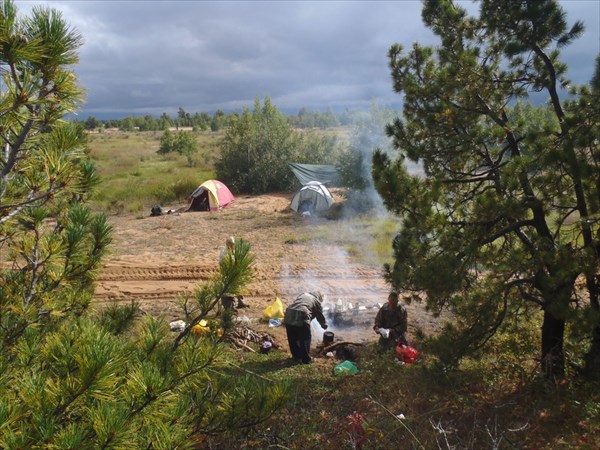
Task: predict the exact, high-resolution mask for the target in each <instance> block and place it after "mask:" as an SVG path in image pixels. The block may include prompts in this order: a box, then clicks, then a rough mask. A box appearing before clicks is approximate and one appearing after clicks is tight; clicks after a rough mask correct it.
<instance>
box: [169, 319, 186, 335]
mask: <svg viewBox="0 0 600 450" xmlns="http://www.w3.org/2000/svg"><path fill="white" fill-rule="evenodd" d="M169 327H170V328H171V331H176V332H177V333H181V332H182V331H183V330H185V321H183V320H174V321H173V322H171V323H169Z"/></svg>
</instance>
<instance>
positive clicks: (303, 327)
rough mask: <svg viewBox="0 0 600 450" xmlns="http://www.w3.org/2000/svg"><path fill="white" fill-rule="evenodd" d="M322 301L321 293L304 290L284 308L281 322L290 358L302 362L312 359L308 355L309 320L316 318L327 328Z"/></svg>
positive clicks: (308, 361)
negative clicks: (283, 325)
mask: <svg viewBox="0 0 600 450" xmlns="http://www.w3.org/2000/svg"><path fill="white" fill-rule="evenodd" d="M322 302H323V294H321V293H320V292H305V293H304V294H300V295H299V296H298V298H296V300H294V302H293V303H292V304H291V305H290V306H288V307H287V309H286V310H285V314H284V318H283V323H284V324H285V331H286V333H287V338H288V344H289V346H290V352H291V353H292V358H294V359H299V360H301V361H302V362H303V363H304V364H309V363H310V362H311V361H312V358H311V357H310V341H311V332H310V322H311V321H312V320H313V319H317V321H318V322H319V324H320V325H321V327H323V329H324V330H326V329H327V321H326V320H325V316H324V315H323V305H322Z"/></svg>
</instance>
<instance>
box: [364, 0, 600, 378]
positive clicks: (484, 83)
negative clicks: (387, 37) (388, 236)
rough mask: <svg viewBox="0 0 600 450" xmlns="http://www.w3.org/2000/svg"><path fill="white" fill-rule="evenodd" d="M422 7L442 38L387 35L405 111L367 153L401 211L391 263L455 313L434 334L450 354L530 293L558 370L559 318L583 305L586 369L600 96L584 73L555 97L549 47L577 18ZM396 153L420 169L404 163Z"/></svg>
mask: <svg viewBox="0 0 600 450" xmlns="http://www.w3.org/2000/svg"><path fill="white" fill-rule="evenodd" d="M423 19H424V22H425V23H426V25H428V26H429V27H430V28H431V29H432V30H433V31H434V33H435V34H436V35H437V36H438V37H439V38H440V41H441V44H440V45H439V46H437V47H423V46H421V45H420V44H418V43H417V44H414V45H413V47H412V49H411V50H410V52H408V53H406V54H405V53H404V51H403V49H402V47H401V46H399V45H395V46H393V47H392V48H391V49H390V52H389V58H390V67H391V70H392V77H393V81H394V89H395V90H396V91H397V92H400V93H402V94H403V95H404V114H403V117H402V118H398V119H396V120H395V121H394V122H393V123H392V124H390V125H389V126H388V133H389V135H390V136H391V137H392V138H393V140H394V146H395V147H396V148H397V149H398V153H399V156H398V158H397V160H395V161H393V160H392V159H391V158H390V157H389V155H386V154H385V153H384V152H378V153H376V154H375V155H374V158H373V161H374V179H375V184H376V187H377V189H378V191H379V192H380V193H381V195H382V197H383V199H384V202H385V204H386V206H387V207H388V208H389V209H390V210H391V211H393V212H395V213H396V214H398V215H400V216H401V217H402V218H403V225H402V230H401V231H400V233H399V234H398V235H397V237H396V238H395V240H394V252H395V263H394V264H393V265H389V266H387V267H386V269H387V277H388V279H389V281H390V282H391V283H392V284H393V285H394V286H395V287H396V288H398V289H402V290H406V291H409V292H413V293H414V294H415V296H417V297H418V296H419V295H421V294H426V298H427V304H428V306H429V307H430V308H431V309H432V310H433V311H435V312H441V311H442V310H445V309H449V310H450V311H452V312H454V313H455V314H456V317H457V320H456V321H455V323H453V325H452V326H449V327H448V329H447V330H446V332H445V333H443V335H442V336H440V338H439V340H440V343H441V342H443V341H444V340H446V343H452V344H450V345H442V344H440V349H439V350H440V357H443V358H445V362H446V363H451V362H452V361H454V362H456V361H457V360H458V359H460V358H461V357H463V356H464V355H466V354H469V353H472V352H476V351H478V350H479V349H480V348H481V347H482V346H485V345H486V343H488V342H489V341H490V339H491V337H492V336H493V335H494V334H495V333H496V332H497V331H498V330H499V329H501V327H502V326H503V324H504V323H505V322H506V321H511V320H516V319H518V318H519V317H522V316H520V314H521V311H523V309H524V308H529V307H531V306H532V305H533V306H534V307H537V308H539V309H540V310H541V311H542V322H543V326H542V334H541V352H540V353H541V356H542V366H543V369H544V370H545V372H546V373H549V374H551V375H556V376H560V375H562V374H563V373H564V364H565V354H564V334H563V333H564V330H565V325H566V324H569V323H570V322H571V321H572V320H576V317H579V319H577V320H578V322H577V324H578V328H579V331H580V333H581V335H582V336H585V338H584V339H585V342H586V347H587V350H586V351H588V352H589V353H588V356H589V358H588V359H587V362H588V370H589V372H590V373H596V374H597V373H600V372H599V371H598V370H597V369H598V368H599V367H600V322H598V321H597V319H596V320H591V321H581V320H580V318H581V315H582V314H583V315H584V316H587V317H589V318H597V317H598V315H597V314H596V311H598V310H600V304H599V297H598V295H599V292H600V289H599V285H598V280H599V279H600V278H599V277H598V267H600V265H599V262H600V257H599V255H600V252H599V251H598V249H599V246H598V240H597V236H598V233H599V230H600V229H599V226H600V221H599V218H600V216H599V215H598V211H599V209H598V201H597V199H598V198H599V191H598V189H599V186H600V182H599V174H600V170H598V169H599V168H598V159H597V158H596V157H595V156H593V155H597V153H598V142H599V140H598V137H599V134H598V117H599V115H598V109H597V104H598V97H597V93H596V94H594V91H593V89H592V90H590V89H589V88H588V87H582V88H574V89H572V92H571V93H572V94H573V96H574V97H573V100H570V101H563V100H562V99H561V97H560V96H559V92H560V89H561V88H562V87H564V86H567V85H568V84H569V83H568V80H567V79H566V78H565V73H566V69H567V68H566V65H565V64H564V63H562V62H561V61H560V60H559V52H558V50H553V51H548V50H547V49H548V48H551V47H553V46H555V47H557V48H560V47H562V46H563V45H566V44H568V43H569V42H570V41H572V40H573V39H574V38H576V37H577V36H578V35H579V34H580V33H581V31H582V24H581V23H580V22H576V23H575V24H574V25H573V26H572V27H571V28H568V27H567V23H566V20H565V16H564V13H563V11H562V10H561V8H560V6H559V4H558V3H557V2H555V1H550V0H548V1H539V2H535V4H533V3H522V2H518V1H514V2H509V4H504V3H503V4H502V5H501V4H499V3H497V2H494V1H484V2H482V4H481V10H480V16H479V17H468V16H467V14H466V12H465V11H464V10H463V9H462V8H459V7H457V6H455V4H453V3H452V2H450V1H433V0H431V1H426V2H425V3H424V8H423ZM534 91H535V92H544V93H546V95H547V96H548V103H547V104H548V106H547V107H539V108H536V107H533V106H531V105H528V104H527V103H526V99H527V96H528V94H529V93H530V92H534ZM592 99H595V100H592ZM515 101H517V103H516V106H514V107H510V106H508V105H511V104H513V105H514V104H515ZM593 105H596V106H593ZM404 161H412V162H414V163H419V164H422V167H423V171H424V174H423V175H422V176H417V175H411V174H409V173H408V172H407V170H406V168H405V164H404ZM578 279H582V280H584V281H583V282H582V283H577V280H578ZM575 305H578V306H577V308H576V307H575ZM576 311H577V312H576ZM447 347H451V348H452V349H453V351H452V352H448V351H445V350H446V349H447Z"/></svg>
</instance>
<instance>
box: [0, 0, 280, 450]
mask: <svg viewBox="0 0 600 450" xmlns="http://www.w3.org/2000/svg"><path fill="white" fill-rule="evenodd" d="M31 14H32V15H31V17H30V18H26V19H24V20H21V19H20V18H18V17H17V15H16V9H15V8H14V4H13V3H11V2H10V1H5V2H4V3H2V7H1V9H0V41H2V42H3V43H4V44H5V45H3V46H2V47H1V48H0V61H1V63H2V65H10V66H11V70H10V71H7V72H6V73H5V77H4V80H5V86H6V87H7V89H6V90H3V92H2V96H1V97H0V108H1V110H0V112H1V114H0V128H2V129H3V130H4V133H3V134H2V138H3V139H4V148H5V152H4V153H3V155H4V157H3V159H1V160H0V249H1V250H2V266H1V268H0V447H1V448H3V449H4V448H5V449H21V448H41V447H43V448H150V447H153V448H169V449H170V448H192V447H194V446H195V440H196V439H198V438H199V437H200V436H202V435H206V434H212V433H216V432H221V431H223V430H225V429H232V428H243V427H249V426H253V425H256V424H257V423H260V422H261V421H263V420H265V419H266V418H268V417H269V416H270V415H271V414H272V413H273V411H274V410H275V409H277V408H278V407H279V406H280V405H281V402H282V401H283V399H284V398H285V395H286V393H285V389H284V387H283V386H284V384H273V383H269V384H265V383H262V380H258V381H257V380H255V379H247V380H244V379H240V377H235V378H234V379H233V380H232V378H230V377H227V376H215V371H214V370H215V367H216V365H217V364H218V363H219V364H222V363H221V362H219V361H220V360H219V357H220V355H221V354H222V353H223V350H224V348H223V345H222V344H221V343H220V342H219V340H218V339H217V338H216V336H209V337H206V338H202V339H198V340H196V339H193V338H192V337H191V336H190V330H191V328H192V327H193V326H194V325H195V324H197V323H198V322H199V320H201V319H202V318H204V317H207V315H208V314H210V313H211V312H213V310H214V307H215V305H216V304H217V302H218V301H219V299H220V297H221V296H222V295H223V292H224V291H225V290H227V291H229V292H237V291H240V290H241V289H243V287H244V286H245V285H246V284H247V283H249V282H250V280H251V274H252V269H251V265H252V263H253V260H254V259H253V256H252V254H251V253H250V245H249V244H248V243H246V242H243V240H241V239H240V242H239V243H238V245H237V246H236V248H235V251H234V257H235V259H233V258H230V259H229V260H228V261H225V262H224V263H222V264H221V267H220V272H219V273H218V274H216V275H215V276H214V277H213V279H211V281H210V282H209V283H208V285H207V286H204V287H200V288H199V289H198V292H200V293H201V295H199V297H197V298H196V299H195V300H194V301H192V302H190V305H191V306H190V308H189V309H188V311H190V312H193V313H194V314H195V316H194V317H192V318H190V319H189V321H188V325H187V327H186V328H185V330H184V331H183V332H182V333H180V334H178V335H176V336H173V334H172V333H171V331H170V330H169V327H168V325H167V324H166V323H165V321H164V319H162V318H153V317H148V316H147V317H145V318H144V319H143V320H140V319H139V318H138V316H139V310H138V308H137V306H136V305H134V304H132V305H127V306H124V307H116V306H112V307H109V308H107V309H105V310H104V311H102V312H100V313H96V314H94V313H92V312H91V311H89V310H88V304H89V302H90V299H91V296H92V293H93V288H94V286H93V282H94V279H95V275H96V271H97V270H98V269H99V267H100V265H101V261H102V257H103V255H104V254H105V252H106V250H107V246H108V245H109V243H110V241H111V227H110V225H109V224H108V222H107V219H106V217H105V216H104V215H94V214H92V213H91V212H90V210H89V209H88V208H87V207H86V206H85V204H84V203H85V201H86V199H87V197H88V194H89V191H90V189H91V188H92V187H94V185H96V184H97V182H98V178H97V176H96V175H95V173H94V170H93V166H92V165H91V164H89V162H88V161H86V159H85V154H84V152H83V151H82V147H83V142H82V141H81V139H80V138H81V136H82V134H81V133H80V129H79V127H78V126H76V125H75V124H65V123H64V122H62V120H61V118H62V115H63V114H65V113H66V112H70V111H71V110H70V108H71V107H73V106H74V105H76V104H77V103H78V101H79V99H80V97H81V91H80V90H79V89H78V88H77V85H76V79H75V77H74V75H73V74H72V73H71V72H67V71H66V69H65V67H66V66H67V65H71V64H74V63H75V62H76V61H77V55H76V50H77V48H78V47H79V45H80V38H79V35H78V34H77V33H76V32H75V31H72V30H70V29H69V27H68V26H67V24H66V23H65V22H64V21H63V20H62V18H61V17H60V14H59V13H58V12H56V11H53V10H50V9H44V8H37V7H35V8H34V9H33V11H32V13H31ZM23 37H25V38H23ZM57 99H58V100H59V101H57Z"/></svg>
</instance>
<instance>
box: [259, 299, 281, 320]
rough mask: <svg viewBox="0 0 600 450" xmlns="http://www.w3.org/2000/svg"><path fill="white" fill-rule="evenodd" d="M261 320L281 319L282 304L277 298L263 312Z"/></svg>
mask: <svg viewBox="0 0 600 450" xmlns="http://www.w3.org/2000/svg"><path fill="white" fill-rule="evenodd" d="M263 319H264V320H270V319H283V302H282V301H281V299H280V298H279V297H276V298H275V301H274V302H273V303H271V304H270V305H269V306H267V307H266V308H265V309H264V310H263Z"/></svg>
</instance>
